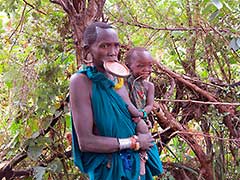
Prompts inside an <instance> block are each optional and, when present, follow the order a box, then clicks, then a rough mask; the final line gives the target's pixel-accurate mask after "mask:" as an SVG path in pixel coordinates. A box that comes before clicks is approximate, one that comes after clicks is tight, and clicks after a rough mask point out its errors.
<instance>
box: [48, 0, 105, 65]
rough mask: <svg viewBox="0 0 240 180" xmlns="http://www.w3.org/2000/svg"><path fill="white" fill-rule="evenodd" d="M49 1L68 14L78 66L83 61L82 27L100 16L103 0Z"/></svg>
mask: <svg viewBox="0 0 240 180" xmlns="http://www.w3.org/2000/svg"><path fill="white" fill-rule="evenodd" d="M51 2H52V3H55V4H58V5H60V6H61V7H62V8H63V10H64V11H65V12H66V13H67V15H68V18H69V21H70V23H71V27H72V31H73V39H74V43H75V46H76V60H77V62H76V63H77V66H80V65H81V64H83V63H84V61H83V58H84V55H83V51H82V48H83V47H82V43H83V42H82V39H83V32H84V29H85V27H86V26H87V25H89V24H90V23H91V22H93V21H96V20H99V19H100V18H101V16H102V9H103V6H104V4H105V0H89V1H86V0H73V1H71V0H51Z"/></svg>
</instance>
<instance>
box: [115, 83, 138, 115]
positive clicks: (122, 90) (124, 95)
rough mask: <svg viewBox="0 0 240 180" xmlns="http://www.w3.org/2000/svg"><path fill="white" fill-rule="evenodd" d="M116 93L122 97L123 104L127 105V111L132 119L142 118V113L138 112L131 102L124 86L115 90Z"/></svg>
mask: <svg viewBox="0 0 240 180" xmlns="http://www.w3.org/2000/svg"><path fill="white" fill-rule="evenodd" d="M116 92H117V93H118V94H119V95H120V96H121V97H122V99H123V100H124V101H125V103H126V104H127V105H128V110H129V112H130V114H131V115H132V117H142V112H140V111H139V110H138V109H137V108H136V107H135V106H134V105H133V103H132V102H131V100H130V98H129V95H128V91H127V89H126V87H125V86H123V87H122V88H120V89H118V90H116Z"/></svg>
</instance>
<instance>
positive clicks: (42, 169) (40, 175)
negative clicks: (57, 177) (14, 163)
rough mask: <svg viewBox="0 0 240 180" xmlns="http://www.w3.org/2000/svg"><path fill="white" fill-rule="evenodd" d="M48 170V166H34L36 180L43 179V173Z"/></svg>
mask: <svg viewBox="0 0 240 180" xmlns="http://www.w3.org/2000/svg"><path fill="white" fill-rule="evenodd" d="M45 172H46V168H45V167H42V166H36V167H34V168H33V174H34V178H35V179H36V180H42V179H43V175H44V174H45Z"/></svg>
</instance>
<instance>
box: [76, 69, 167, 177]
mask: <svg viewBox="0 0 240 180" xmlns="http://www.w3.org/2000/svg"><path fill="white" fill-rule="evenodd" d="M78 73H84V74H85V75H86V76H87V77H88V78H89V79H90V80H91V81H92V97H91V103H92V109H93V117H94V123H95V125H96V127H97V129H98V131H99V135H100V136H107V137H118V138H128V137H131V136H133V135H134V134H135V128H136V124H135V123H134V122H133V121H132V120H131V115H130V114H129V112H128V109H127V105H126V104H125V102H124V101H123V100H122V99H121V97H120V96H119V95H118V94H117V93H116V92H115V90H114V89H113V86H114V82H113V81H111V80H109V79H108V78H107V77H106V76H105V75H104V74H103V73H101V72H98V71H97V70H96V68H95V67H87V68H86V69H85V70H82V71H80V72H78ZM79 93H81V89H79ZM72 143H73V144H72V150H73V158H74V163H75V165H76V166H77V167H79V169H80V171H81V172H83V173H87V174H88V175H89V178H90V180H138V178H139V173H140V157H139V152H137V151H132V150H123V151H118V152H114V153H94V152H81V150H80V149H79V144H78V139H77V135H76V130H75V128H74V124H73V121H72ZM148 156H149V160H148V162H147V164H146V175H145V177H142V179H146V180H152V179H153V177H152V176H154V175H158V174H160V173H161V172H162V167H160V169H159V164H158V163H156V161H155V160H154V161H153V159H156V158H157V159H158V160H159V155H158V150H157V148H156V145H154V146H153V148H151V150H150V151H149V152H148ZM159 162H160V160H159ZM109 164H110V166H109Z"/></svg>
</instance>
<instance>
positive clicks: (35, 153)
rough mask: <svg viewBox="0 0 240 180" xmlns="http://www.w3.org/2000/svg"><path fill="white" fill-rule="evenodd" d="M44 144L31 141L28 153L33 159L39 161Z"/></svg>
mask: <svg viewBox="0 0 240 180" xmlns="http://www.w3.org/2000/svg"><path fill="white" fill-rule="evenodd" d="M43 148H44V146H43V145H39V144H37V143H36V142H35V141H31V142H30V144H29V147H28V150H27V155H28V157H29V158H30V159H32V160H33V161H37V159H38V157H39V156H40V155H41V153H42V150H43Z"/></svg>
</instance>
